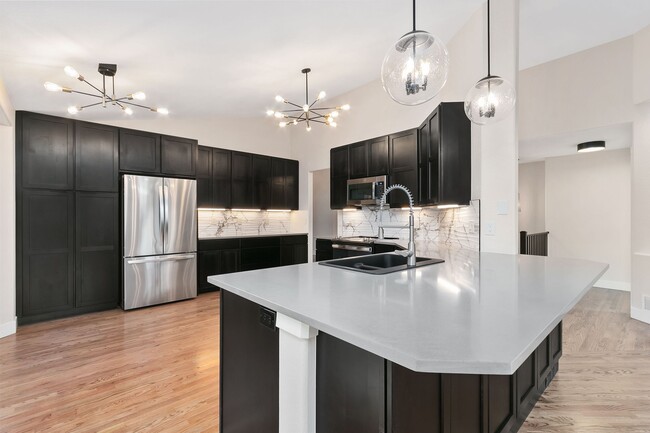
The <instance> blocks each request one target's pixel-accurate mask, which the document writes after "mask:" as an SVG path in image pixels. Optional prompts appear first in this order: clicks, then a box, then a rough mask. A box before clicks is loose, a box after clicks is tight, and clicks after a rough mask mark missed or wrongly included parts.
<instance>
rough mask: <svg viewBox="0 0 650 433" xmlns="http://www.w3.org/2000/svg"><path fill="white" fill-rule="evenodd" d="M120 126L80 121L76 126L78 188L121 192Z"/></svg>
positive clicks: (80, 189)
mask: <svg viewBox="0 0 650 433" xmlns="http://www.w3.org/2000/svg"><path fill="white" fill-rule="evenodd" d="M118 161H119V129H118V128H116V127H113V126H107V125H98V124H96V123H89V122H80V121H77V122H76V125H75V172H76V181H75V189H76V190H77V191H103V192H118V191H119V162H118Z"/></svg>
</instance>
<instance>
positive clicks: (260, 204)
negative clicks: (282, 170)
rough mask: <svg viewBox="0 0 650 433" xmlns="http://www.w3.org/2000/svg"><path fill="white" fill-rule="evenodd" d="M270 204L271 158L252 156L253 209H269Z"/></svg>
mask: <svg viewBox="0 0 650 433" xmlns="http://www.w3.org/2000/svg"><path fill="white" fill-rule="evenodd" d="M271 203H272V202H271V157H269V156H262V155H253V207H254V208H256V209H269V208H273V206H272V205H271Z"/></svg>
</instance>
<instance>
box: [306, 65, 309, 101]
mask: <svg viewBox="0 0 650 433" xmlns="http://www.w3.org/2000/svg"><path fill="white" fill-rule="evenodd" d="M305 104H309V72H305Z"/></svg>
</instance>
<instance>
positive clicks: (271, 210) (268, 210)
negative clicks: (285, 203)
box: [266, 209, 291, 212]
mask: <svg viewBox="0 0 650 433" xmlns="http://www.w3.org/2000/svg"><path fill="white" fill-rule="evenodd" d="M266 211H267V212H291V209H267V210H266Z"/></svg>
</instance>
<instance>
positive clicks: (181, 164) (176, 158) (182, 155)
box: [160, 135, 198, 177]
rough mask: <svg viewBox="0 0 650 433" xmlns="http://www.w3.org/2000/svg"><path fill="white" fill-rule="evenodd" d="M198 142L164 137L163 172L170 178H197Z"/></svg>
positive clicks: (162, 142)
mask: <svg viewBox="0 0 650 433" xmlns="http://www.w3.org/2000/svg"><path fill="white" fill-rule="evenodd" d="M197 147H198V144H197V141H196V140H191V139H189V138H179V137H169V136H166V135H163V136H162V139H161V145H160V149H161V171H162V174H167V175H170V176H186V177H195V176H196V151H197Z"/></svg>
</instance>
